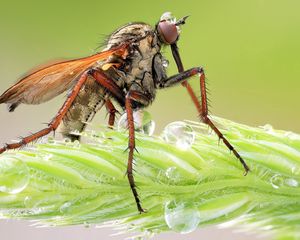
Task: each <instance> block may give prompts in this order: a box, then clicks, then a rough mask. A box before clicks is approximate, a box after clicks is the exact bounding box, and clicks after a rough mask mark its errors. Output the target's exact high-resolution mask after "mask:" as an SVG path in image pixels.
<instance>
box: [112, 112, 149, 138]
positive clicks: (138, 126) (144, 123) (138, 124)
mask: <svg viewBox="0 0 300 240" xmlns="http://www.w3.org/2000/svg"><path fill="white" fill-rule="evenodd" d="M133 119H134V129H135V130H136V131H137V132H141V133H144V134H147V135H149V136H151V135H152V134H153V133H154V130H155V122H154V121H152V120H151V115H150V113H148V112H147V111H144V110H141V109H140V110H137V111H134V112H133ZM127 125H128V124H127V114H126V113H124V114H123V115H122V116H121V117H120V120H119V122H118V131H122V130H123V129H127Z"/></svg>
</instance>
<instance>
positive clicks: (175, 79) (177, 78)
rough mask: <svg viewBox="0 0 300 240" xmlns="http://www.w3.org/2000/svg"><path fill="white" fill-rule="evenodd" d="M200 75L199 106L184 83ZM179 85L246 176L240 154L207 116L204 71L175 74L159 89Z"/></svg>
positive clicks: (200, 69)
mask: <svg viewBox="0 0 300 240" xmlns="http://www.w3.org/2000/svg"><path fill="white" fill-rule="evenodd" d="M196 74H200V90H201V104H200V103H199V101H198V98H197V96H196V94H195V92H194V90H193V89H192V87H191V86H190V84H188V83H187V82H186V81H187V80H188V79H189V78H190V77H192V76H194V75H196ZM178 83H181V84H182V85H183V86H185V87H186V89H187V91H188V93H189V95H190V96H191V98H192V101H193V103H194V104H195V106H196V108H197V111H198V113H199V117H200V118H201V120H202V121H203V122H204V123H205V124H207V125H208V126H210V127H211V129H212V130H213V131H214V132H215V133H216V134H217V135H218V137H219V138H220V139H222V141H223V142H224V144H225V145H226V147H227V148H228V149H229V150H230V151H232V152H233V154H234V155H235V156H236V157H237V158H238V159H239V161H240V162H241V164H242V165H243V167H244V169H245V173H244V175H247V173H248V172H249V170H250V168H249V167H248V165H247V164H246V162H245V161H244V159H243V158H242V157H241V156H240V154H239V153H238V152H237V151H236V149H235V148H234V147H233V146H232V145H231V143H230V142H229V141H228V140H227V139H226V138H225V137H224V135H223V134H222V133H221V131H220V130H219V129H218V128H217V127H216V125H215V124H214V123H213V122H212V121H211V119H210V118H209V116H208V106H207V97H206V85H205V74H204V70H203V68H202V67H196V68H191V69H189V70H186V71H183V72H180V73H179V74H176V75H174V76H172V77H170V78H168V79H166V80H165V81H162V83H161V84H160V85H159V87H161V88H165V87H171V86H174V85H175V84H178Z"/></svg>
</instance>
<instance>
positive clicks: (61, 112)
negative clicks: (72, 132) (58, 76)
mask: <svg viewBox="0 0 300 240" xmlns="http://www.w3.org/2000/svg"><path fill="white" fill-rule="evenodd" d="M87 76H88V72H84V73H83V74H82V75H81V77H80V78H79V80H78V82H77V83H76V85H75V86H74V88H73V90H72V92H71V93H70V94H69V96H68V98H67V100H66V101H65V103H64V105H63V106H62V107H61V109H60V110H59V112H58V113H57V115H56V116H55V117H54V118H53V120H52V121H51V122H50V123H49V124H48V127H47V128H44V129H42V130H41V131H38V132H36V133H34V134H31V135H29V136H27V137H24V138H22V140H21V141H19V142H17V143H10V144H5V145H4V147H2V148H0V154H1V153H3V152H5V151H6V150H10V149H16V148H20V147H22V146H24V145H26V144H28V143H30V142H32V141H34V140H36V139H38V138H41V137H43V136H45V135H47V134H49V133H50V132H51V131H55V130H56V129H57V127H58V125H59V124H60V122H61V121H62V119H63V117H64V116H65V115H66V113H67V112H68V110H69V108H70V107H71V105H72V103H73V101H74V99H75V98H76V96H77V95H78V93H79V91H80V89H81V87H82V86H83V84H84V83H85V82H86V80H87Z"/></svg>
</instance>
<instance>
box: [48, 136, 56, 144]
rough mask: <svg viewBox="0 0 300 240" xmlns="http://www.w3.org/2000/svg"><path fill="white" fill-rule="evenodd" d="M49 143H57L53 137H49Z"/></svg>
mask: <svg viewBox="0 0 300 240" xmlns="http://www.w3.org/2000/svg"><path fill="white" fill-rule="evenodd" d="M47 140H48V143H52V144H53V143H55V139H54V138H53V137H48V139H47Z"/></svg>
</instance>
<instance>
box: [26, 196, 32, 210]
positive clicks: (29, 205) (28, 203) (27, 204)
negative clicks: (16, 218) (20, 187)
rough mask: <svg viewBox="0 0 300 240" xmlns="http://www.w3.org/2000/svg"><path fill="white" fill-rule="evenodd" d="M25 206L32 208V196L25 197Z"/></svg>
mask: <svg viewBox="0 0 300 240" xmlns="http://www.w3.org/2000/svg"><path fill="white" fill-rule="evenodd" d="M24 206H25V207H26V208H32V207H33V206H34V202H33V201H32V197H30V196H26V197H25V198H24Z"/></svg>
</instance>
